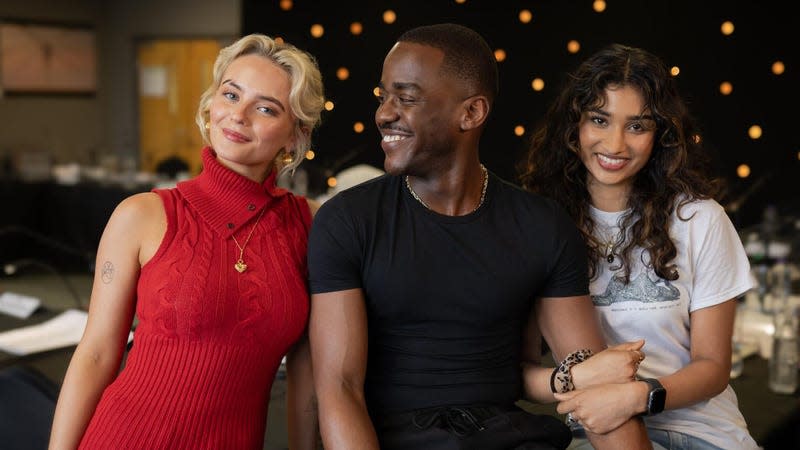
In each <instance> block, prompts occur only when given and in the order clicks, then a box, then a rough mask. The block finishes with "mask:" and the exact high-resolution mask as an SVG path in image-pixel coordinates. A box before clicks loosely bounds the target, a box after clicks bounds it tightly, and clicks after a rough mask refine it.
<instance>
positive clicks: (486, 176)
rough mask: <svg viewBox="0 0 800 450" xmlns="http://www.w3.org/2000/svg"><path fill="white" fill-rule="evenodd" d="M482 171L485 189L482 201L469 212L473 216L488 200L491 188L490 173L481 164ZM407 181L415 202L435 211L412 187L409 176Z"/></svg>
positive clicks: (483, 189) (406, 178)
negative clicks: (488, 188) (487, 195)
mask: <svg viewBox="0 0 800 450" xmlns="http://www.w3.org/2000/svg"><path fill="white" fill-rule="evenodd" d="M481 171H482V172H483V188H481V199H480V201H478V205H477V206H475V208H473V209H472V211H470V212H468V213H467V214H472V213H474V212H475V211H477V210H478V208H480V207H481V205H483V201H484V200H485V199H486V188H487V187H488V186H489V172H488V171H487V170H486V167H484V166H483V164H481ZM405 180H406V188H408V192H410V193H411V196H412V197H414V200H416V201H418V202H419V203H420V204H421V205H422V206H424V207H425V209H428V210H430V211H433V210H432V209H431V207H430V206H428V204H427V203H425V202H424V201H423V200H422V199H421V198H419V195H417V193H416V192H414V188H412V187H411V183H410V182H409V181H408V175H406V177H405Z"/></svg>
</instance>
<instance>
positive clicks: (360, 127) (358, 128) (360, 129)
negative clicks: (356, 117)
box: [353, 122, 364, 133]
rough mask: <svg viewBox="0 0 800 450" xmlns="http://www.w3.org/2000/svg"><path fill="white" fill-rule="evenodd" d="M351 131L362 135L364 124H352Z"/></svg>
mask: <svg viewBox="0 0 800 450" xmlns="http://www.w3.org/2000/svg"><path fill="white" fill-rule="evenodd" d="M353 131H355V132H356V133H363V132H364V124H363V123H361V122H356V123H354V124H353Z"/></svg>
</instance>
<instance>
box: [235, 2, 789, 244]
mask: <svg viewBox="0 0 800 450" xmlns="http://www.w3.org/2000/svg"><path fill="white" fill-rule="evenodd" d="M788 5H789V4H788V3H786V4H785V5H781V4H779V3H778V2H760V1H759V2H756V1H716V0H715V1H702V2H701V1H693V0H670V1H667V0H659V1H634V0H608V1H607V3H606V9H605V11H604V12H602V13H598V12H595V11H594V10H593V8H592V1H589V0H584V1H555V0H552V1H548V0H542V1H533V0H531V1H509V2H499V1H491V0H466V1H465V2H464V3H461V4H459V3H457V2H455V1H454V0H409V1H301V0H296V1H293V2H292V8H291V9H289V10H284V9H282V8H281V2H280V1H277V0H276V1H258V0H243V2H242V32H243V34H248V33H254V32H258V33H264V34H267V35H270V36H273V37H282V38H284V39H285V40H286V41H288V42H290V43H292V44H295V45H296V46H298V47H300V48H302V49H305V50H307V51H309V52H311V53H312V54H313V55H315V56H316V58H317V60H318V62H319V64H320V68H321V70H322V73H323V78H324V82H325V88H326V94H327V97H328V98H329V99H330V100H331V101H333V102H334V103H335V108H334V109H333V110H332V111H326V112H324V113H323V123H322V125H321V127H320V128H319V129H318V130H317V131H316V133H315V135H314V141H313V144H314V151H315V153H316V158H315V159H313V160H311V161H306V162H305V163H304V166H303V167H305V168H306V170H308V171H309V172H310V174H311V177H310V179H311V184H310V189H311V193H312V194H313V193H314V192H316V193H321V192H322V191H323V190H324V189H325V188H326V186H325V180H326V178H327V176H329V175H331V174H335V173H337V172H338V171H340V170H342V169H344V168H347V167H349V166H352V165H355V164H359V163H366V164H370V165H373V166H375V167H378V168H382V167H383V154H382V152H381V149H380V146H379V136H378V133H377V131H376V129H375V125H374V120H373V117H374V116H373V115H374V112H375V107H376V105H377V102H376V100H375V98H374V96H373V93H372V91H373V88H374V87H375V86H376V85H377V83H378V81H379V79H380V72H381V65H382V63H383V58H384V56H385V54H386V52H387V51H388V50H389V49H390V48H391V46H392V45H393V43H394V42H395V40H396V38H397V37H398V36H399V35H400V34H401V33H402V32H403V31H405V30H407V29H410V28H412V27H415V26H418V25H425V24H431V23H437V22H455V23H460V24H463V25H466V26H469V27H471V28H473V29H475V30H476V31H478V32H479V33H481V34H482V35H483V36H484V37H485V38H486V40H487V41H488V42H489V45H490V46H492V47H493V48H495V49H503V50H504V51H505V52H506V55H507V57H506V59H505V61H503V62H501V63H500V83H501V84H500V96H499V98H498V100H497V102H496V104H495V110H494V112H493V115H492V117H491V118H490V121H489V123H488V126H487V129H486V132H485V133H484V138H483V141H482V143H481V157H482V160H483V161H484V162H485V164H486V165H487V167H489V168H490V169H491V170H493V171H495V172H497V173H498V174H500V175H501V176H503V177H505V178H507V179H509V180H511V181H515V180H516V169H515V167H516V163H517V161H518V160H519V159H520V158H521V157H522V155H523V153H524V150H525V147H526V145H527V139H528V136H529V133H530V131H531V130H532V129H533V127H534V125H535V124H536V123H537V122H538V121H539V120H541V118H542V117H543V115H544V112H545V110H546V107H547V105H548V104H549V102H550V101H551V100H552V99H553V98H554V96H555V94H556V92H557V91H558V89H559V88H560V86H561V84H562V81H563V80H564V77H565V74H566V73H567V72H568V71H571V70H573V69H574V68H575V67H576V66H577V65H578V64H579V63H580V62H581V61H582V60H584V59H585V58H586V57H588V55H590V54H591V53H593V52H594V51H596V50H599V49H600V48H601V47H603V46H605V45H606V44H609V43H611V42H620V43H623V44H627V45H633V46H639V47H644V48H646V49H647V50H649V51H651V52H653V53H655V54H657V55H659V56H660V57H662V58H663V59H664V60H665V62H666V63H667V64H669V65H671V66H673V65H674V66H678V67H679V68H680V70H681V72H680V75H679V76H678V82H679V86H680V89H681V92H682V93H683V95H684V96H685V97H686V98H687V100H688V101H689V105H690V108H691V110H692V112H693V114H694V115H695V116H696V117H697V119H698V121H699V123H700V125H701V130H702V133H703V139H704V142H705V145H706V147H707V149H708V151H709V152H711V153H712V155H713V156H714V158H715V160H716V161H717V164H716V166H717V169H718V171H719V173H718V174H719V176H722V177H723V178H724V179H726V181H727V185H728V188H727V190H726V193H725V196H724V197H723V198H721V199H720V201H721V203H723V204H725V205H729V204H733V203H738V204H740V205H741V207H740V208H738V209H737V210H736V211H734V210H733V209H730V210H729V213H730V214H731V218H732V219H733V220H734V223H735V224H736V225H737V227H739V228H740V229H743V228H745V227H749V226H752V225H754V224H756V223H758V222H760V220H761V214H762V211H763V209H764V207H765V205H767V204H773V205H776V206H778V208H779V210H780V212H781V214H782V215H783V216H788V215H793V214H796V213H797V212H798V211H797V210H798V208H797V205H798V201H797V200H796V199H795V197H796V196H797V195H796V193H797V192H800V190H798V189H797V188H796V187H795V183H796V181H797V180H800V177H798V175H800V159H799V158H800V142H798V140H799V139H798V133H797V132H796V130H795V127H796V126H797V123H796V120H795V117H794V116H795V114H792V112H793V111H791V110H793V109H794V108H795V105H797V104H798V97H799V95H798V89H799V88H800V86H798V81H800V77H798V65H799V64H800V61H798V50H797V48H798V47H797V45H796V44H795V43H794V41H796V36H795V34H796V27H797V26H798V24H797V19H796V15H794V14H790V13H789V12H788V7H789V6H788ZM523 9H527V10H529V11H530V12H531V13H532V17H533V18H532V20H531V21H530V23H527V24H525V23H522V22H520V20H519V12H520V11H521V10H523ZM386 10H392V11H394V12H395V13H396V21H395V22H394V23H392V24H386V23H384V21H383V18H382V16H383V13H384V11H386ZM727 20H729V21H732V22H733V24H734V26H735V30H734V32H733V34H732V35H729V36H725V35H723V34H722V33H721V31H720V27H721V25H722V23H723V22H724V21H727ZM352 22H360V23H361V24H362V26H363V32H362V33H361V34H360V35H353V34H351V33H350V24H351V23H352ZM313 24H320V25H322V26H323V27H324V30H325V32H324V35H323V36H322V37H320V38H314V37H312V36H311V34H310V28H311V26H312V25H313ZM570 40H577V41H578V42H579V43H580V45H581V47H580V51H578V52H577V53H576V54H571V53H569V52H568V51H567V42H568V41H570ZM778 60H780V61H782V62H783V63H784V65H785V67H786V70H785V72H784V73H783V74H782V75H775V74H773V73H772V70H771V66H772V64H773V62H775V61H778ZM339 67H346V68H347V69H348V70H349V72H350V77H349V78H348V79H346V80H344V81H341V80H339V79H337V77H336V70H337V69H338V68H339ZM534 78H541V79H543V80H544V82H545V87H544V89H543V90H542V91H539V92H536V91H534V90H533V89H532V88H531V81H532V80H533V79H534ZM723 81H728V82H730V83H732V85H733V92H732V93H731V94H730V95H728V96H724V95H722V94H721V93H720V90H719V86H720V84H721V83H722V82H723ZM357 121H358V122H362V123H363V124H364V126H365V129H364V131H363V132H362V133H356V132H355V131H354V130H353V124H354V123H355V122H357ZM517 125H522V126H524V127H525V134H523V135H522V136H516V135H515V134H514V128H515V127H516V126H517ZM751 125H759V126H760V127H761V128H762V130H763V136H762V137H761V138H760V139H757V140H753V139H751V138H750V137H748V128H749V127H750V126H751ZM740 164H747V165H749V166H750V168H751V174H750V176H749V177H748V178H744V179H742V178H739V177H737V175H736V168H737V167H738V166H739V165H740Z"/></svg>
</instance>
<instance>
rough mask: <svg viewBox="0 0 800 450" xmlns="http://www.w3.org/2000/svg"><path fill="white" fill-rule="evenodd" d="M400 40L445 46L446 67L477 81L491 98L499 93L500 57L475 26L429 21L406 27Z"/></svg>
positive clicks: (457, 74)
mask: <svg viewBox="0 0 800 450" xmlns="http://www.w3.org/2000/svg"><path fill="white" fill-rule="evenodd" d="M397 41H398V42H411V43H415V44H421V45H427V46H429V47H433V48H437V49H439V50H441V51H442V52H444V62H443V63H442V70H443V71H445V72H446V73H447V74H449V75H452V76H454V77H456V78H457V79H460V80H464V81H466V82H467V83H470V84H474V85H475V86H476V87H477V88H478V90H479V91H480V93H481V94H484V95H486V96H487V97H488V98H489V101H493V100H494V99H495V97H497V93H498V91H499V83H498V74H497V61H496V60H495V58H494V52H493V51H492V49H491V48H490V47H489V44H487V43H486V40H485V39H484V38H483V37H482V36H481V35H480V34H478V33H477V32H476V31H475V30H472V29H471V28H467V27H465V26H463V25H457V24H454V23H440V24H435V25H425V26H421V27H417V28H413V29H411V30H408V31H406V32H405V33H403V34H402V35H401V36H400V38H399V39H398V40H397Z"/></svg>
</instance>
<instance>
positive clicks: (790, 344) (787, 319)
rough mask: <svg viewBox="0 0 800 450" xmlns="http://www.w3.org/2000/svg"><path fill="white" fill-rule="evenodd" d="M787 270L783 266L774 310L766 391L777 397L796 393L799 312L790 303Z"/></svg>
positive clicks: (799, 340)
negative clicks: (773, 393)
mask: <svg viewBox="0 0 800 450" xmlns="http://www.w3.org/2000/svg"><path fill="white" fill-rule="evenodd" d="M789 274H790V267H789V266H788V265H784V273H783V274H782V276H781V277H780V279H779V281H778V283H779V285H780V287H779V289H780V291H779V292H780V293H779V295H778V296H777V298H776V300H777V301H776V304H775V308H774V310H773V323H774V325H775V331H774V335H773V339H772V357H771V358H770V360H769V388H770V389H771V390H772V391H773V392H776V393H779V394H793V393H794V392H795V391H796V390H797V383H798V380H797V372H798V355H799V354H800V337H799V336H798V322H800V321H799V320H798V314H797V313H798V311H797V308H796V307H795V306H794V305H792V304H791V303H790V298H789V293H790V289H791V280H790V276H789Z"/></svg>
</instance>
